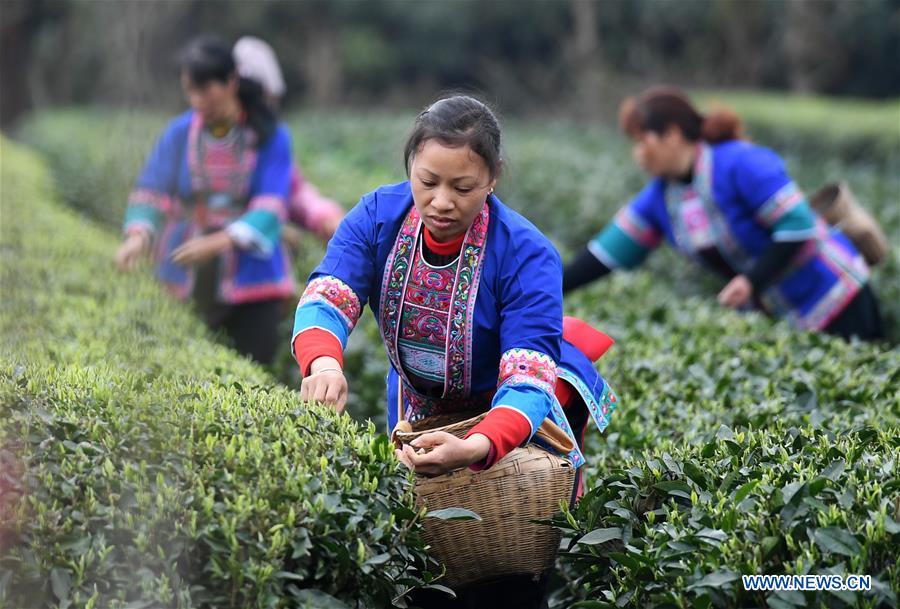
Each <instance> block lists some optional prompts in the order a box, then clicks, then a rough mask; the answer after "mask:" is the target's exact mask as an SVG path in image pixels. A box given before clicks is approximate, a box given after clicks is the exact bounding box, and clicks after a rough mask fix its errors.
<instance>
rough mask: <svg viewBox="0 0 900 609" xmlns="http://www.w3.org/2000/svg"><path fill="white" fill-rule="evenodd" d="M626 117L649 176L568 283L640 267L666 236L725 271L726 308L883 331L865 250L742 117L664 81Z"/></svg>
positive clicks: (567, 286) (842, 329) (824, 326)
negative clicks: (708, 106) (698, 102)
mask: <svg viewBox="0 0 900 609" xmlns="http://www.w3.org/2000/svg"><path fill="white" fill-rule="evenodd" d="M619 122H620V127H621V128H622V130H623V131H624V132H625V133H626V134H627V135H629V136H630V137H631V138H632V139H633V140H634V149H633V151H634V158H635V161H636V162H637V163H638V164H639V165H640V166H641V167H642V168H643V169H645V170H646V171H647V172H648V173H649V174H650V175H651V176H652V177H653V179H652V180H651V181H650V183H649V184H648V185H647V186H646V188H644V190H642V191H641V192H640V193H639V194H638V195H637V196H636V197H635V198H634V199H633V200H632V201H631V202H630V203H628V204H627V205H625V206H624V207H623V208H622V209H621V211H620V212H619V213H618V214H617V215H616V217H615V219H614V220H613V221H612V223H611V224H609V225H608V226H607V227H606V228H605V229H604V230H603V231H602V232H601V233H600V234H599V235H598V236H597V237H595V238H594V239H593V240H592V241H590V242H589V243H588V245H587V248H586V249H585V250H584V251H583V252H582V254H581V255H580V256H579V257H578V258H577V259H576V260H575V261H573V262H572V263H571V264H569V265H568V266H567V267H566V271H565V278H564V281H563V290H564V291H566V292H567V291H569V290H572V289H574V288H577V287H579V286H581V285H584V284H585V283H588V282H589V281H592V280H594V279H596V278H598V277H602V276H604V275H606V274H608V273H609V272H611V271H612V270H615V269H619V268H623V269H631V268H635V267H637V266H638V265H640V264H641V263H642V262H643V261H644V260H645V259H646V257H647V255H648V254H649V253H650V252H651V251H652V250H653V249H654V248H655V247H656V246H657V245H659V244H660V243H661V242H662V240H663V239H666V240H667V241H669V242H670V243H671V244H673V245H674V246H675V247H676V248H677V249H678V251H679V252H681V253H682V254H684V255H685V256H687V257H688V258H690V259H691V260H693V261H695V262H697V263H699V264H701V265H703V266H704V267H706V268H709V269H711V270H712V271H713V272H716V273H719V274H720V275H722V276H723V277H725V278H726V279H727V280H728V283H727V285H726V286H725V287H724V288H723V289H722V291H721V292H720V293H719V296H718V299H719V302H721V303H722V304H723V305H725V306H728V307H731V308H745V307H749V306H756V307H757V308H760V309H762V310H764V311H766V312H768V313H770V314H772V315H776V316H779V317H785V318H787V320H788V321H789V322H790V323H791V324H792V325H794V326H795V327H798V328H802V329H807V330H815V331H824V332H829V333H832V334H837V335H840V336H843V337H845V338H849V337H850V336H854V335H855V336H858V337H859V338H861V339H864V340H872V339H878V338H881V337H883V329H882V325H881V318H880V315H879V311H878V303H877V301H876V299H875V296H874V294H873V292H872V290H871V288H870V287H869V285H868V278H869V269H868V267H867V266H866V263H865V261H864V260H863V257H862V256H861V255H860V253H859V252H858V251H857V250H856V248H855V247H854V246H853V244H852V243H851V242H850V241H849V240H848V239H847V237H846V236H845V235H843V234H842V233H841V232H840V231H839V230H838V229H837V228H834V227H831V226H828V225H827V224H826V223H825V222H824V221H823V220H822V219H821V218H819V217H818V216H817V215H816V214H815V213H814V212H813V211H812V209H811V208H810V206H809V204H808V203H807V201H806V197H805V196H804V195H803V193H802V192H801V191H800V190H799V189H798V188H797V185H796V184H795V183H794V181H793V180H792V179H791V178H790V176H789V175H788V174H787V172H786V171H785V169H784V164H783V162H782V160H781V159H780V158H779V157H778V156H777V155H775V154H774V153H773V152H772V151H770V150H768V149H766V148H763V147H761V146H756V145H753V144H751V143H749V142H747V141H743V140H741V139H739V138H740V121H739V120H738V118H737V117H736V116H735V115H733V114H732V113H730V112H727V111H719V112H716V113H713V114H711V115H709V116H707V117H703V116H702V115H701V114H700V113H699V112H698V111H697V110H696V109H695V108H694V106H693V105H691V103H690V101H689V100H688V99H687V97H686V96H685V95H684V94H683V93H682V92H680V91H678V90H676V89H671V88H667V87H657V88H652V89H650V90H648V91H646V92H645V93H644V94H642V95H641V96H639V97H638V98H637V99H627V100H625V102H623V104H622V107H621V109H620V114H619Z"/></svg>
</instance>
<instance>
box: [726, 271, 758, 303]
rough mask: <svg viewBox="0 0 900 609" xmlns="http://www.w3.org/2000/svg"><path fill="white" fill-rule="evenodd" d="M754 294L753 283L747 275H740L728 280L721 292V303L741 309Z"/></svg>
mask: <svg viewBox="0 0 900 609" xmlns="http://www.w3.org/2000/svg"><path fill="white" fill-rule="evenodd" d="M752 296H753V284H752V283H750V280H749V279H747V276H746V275H738V276H737V277H735V278H734V279H732V280H731V281H729V282H728V285H726V286H725V287H724V288H722V291H721V292H719V296H718V300H719V304H721V305H724V306H726V307H729V308H732V309H740V308H741V307H743V306H744V305H745V304H747V303H748V302H749V301H750V298H751V297H752Z"/></svg>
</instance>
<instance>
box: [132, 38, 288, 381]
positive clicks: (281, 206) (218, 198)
mask: <svg viewBox="0 0 900 609" xmlns="http://www.w3.org/2000/svg"><path fill="white" fill-rule="evenodd" d="M181 66H182V68H181V83H182V86H183V88H184V91H185V95H186V96H187V98H188V101H189V102H190V105H191V109H190V110H188V111H187V112H185V113H184V114H182V115H180V116H178V117H177V118H175V119H174V120H173V121H172V122H171V123H169V126H168V127H167V128H166V130H165V131H164V132H163V134H162V136H161V137H160V139H159V140H158V141H157V143H156V146H155V148H154V149H153V151H152V153H151V154H150V156H149V158H148V159H147V161H146V164H145V166H144V169H143V171H142V172H141V174H140V176H139V177H138V179H137V182H136V184H135V187H134V189H133V190H132V192H131V195H130V196H129V201H128V210H127V212H126V215H125V234H126V238H125V242H124V243H123V244H122V246H121V247H120V248H119V251H118V252H117V253H116V263H117V265H118V266H119V268H121V269H122V270H130V269H132V268H133V267H134V266H135V264H136V263H137V262H138V261H139V260H140V259H141V258H142V257H143V256H144V255H145V254H147V253H151V252H152V253H153V255H154V258H155V261H156V272H157V276H158V277H159V278H160V279H161V280H162V281H163V282H164V283H165V285H166V286H167V287H168V288H169V289H170V291H171V292H172V293H173V294H175V295H176V296H177V297H179V298H182V299H188V298H193V300H194V301H195V303H196V305H197V306H198V309H199V311H200V313H201V315H202V316H203V317H204V319H205V321H206V322H207V324H208V325H209V326H210V327H212V328H222V329H224V330H225V331H226V332H227V333H228V334H229V336H230V337H231V338H232V340H233V341H234V344H235V347H236V348H237V349H238V350H239V351H240V352H242V353H245V354H248V355H250V356H252V357H253V358H255V359H256V360H258V361H260V362H264V363H268V362H270V361H271V359H272V357H273V356H274V354H275V350H276V347H277V344H278V334H277V326H278V321H279V319H280V310H281V309H280V308H279V307H280V304H279V303H280V302H282V301H283V300H284V298H286V297H289V296H291V295H293V294H294V283H293V278H292V276H291V269H290V265H289V263H288V258H287V256H286V253H285V250H284V248H283V247H282V245H281V242H280V231H281V226H282V223H283V222H284V221H285V218H286V217H287V214H288V208H287V195H288V192H289V189H290V181H291V145H290V137H289V135H288V132H287V129H286V128H285V127H284V126H283V125H281V124H279V123H278V122H277V120H276V117H275V115H274V113H273V112H272V110H271V109H270V108H269V107H268V105H267V104H266V101H265V97H264V94H263V91H262V88H261V86H260V85H259V84H258V83H257V82H255V81H252V80H249V79H246V78H241V77H239V76H238V74H237V71H236V67H235V62H234V59H233V57H232V52H231V49H230V48H229V47H228V46H226V45H225V44H223V43H222V42H221V41H219V40H218V39H215V38H201V39H198V40H195V41H193V42H192V43H191V44H189V45H188V46H187V48H186V49H185V51H184V52H183V54H182V61H181Z"/></svg>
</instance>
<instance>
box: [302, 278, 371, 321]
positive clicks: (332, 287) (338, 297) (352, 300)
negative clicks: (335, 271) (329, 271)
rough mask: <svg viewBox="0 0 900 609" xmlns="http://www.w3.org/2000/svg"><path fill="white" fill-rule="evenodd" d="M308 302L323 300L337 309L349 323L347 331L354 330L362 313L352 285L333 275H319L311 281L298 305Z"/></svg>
mask: <svg viewBox="0 0 900 609" xmlns="http://www.w3.org/2000/svg"><path fill="white" fill-rule="evenodd" d="M308 302H322V303H325V304H326V305H329V306H331V307H332V308H333V309H335V310H336V311H337V312H338V313H339V314H340V316H341V319H343V320H344V323H345V324H347V332H350V331H351V330H353V327H354V326H355V325H356V322H357V321H359V316H360V314H361V313H362V307H361V306H360V304H359V297H357V295H356V293H355V292H354V291H353V290H352V289H351V288H350V286H348V285H347V284H346V283H344V282H343V281H341V280H340V279H338V278H337V277H334V276H332V275H328V276H325V277H317V278H316V279H313V280H312V281H310V282H309V284H308V285H307V286H306V290H304V292H303V296H302V297H301V298H300V302H299V303H298V304H297V307H302V306H303V305H304V304H306V303H308Z"/></svg>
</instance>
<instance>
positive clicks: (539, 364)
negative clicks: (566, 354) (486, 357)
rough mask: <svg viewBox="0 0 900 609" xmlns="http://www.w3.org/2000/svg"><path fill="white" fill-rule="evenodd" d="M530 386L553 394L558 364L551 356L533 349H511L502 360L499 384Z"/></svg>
mask: <svg viewBox="0 0 900 609" xmlns="http://www.w3.org/2000/svg"><path fill="white" fill-rule="evenodd" d="M507 383H509V384H530V385H535V386H537V387H540V388H541V389H543V390H544V391H546V392H548V393H553V390H554V388H555V387H556V362H554V361H553V358H551V357H550V356H549V355H546V354H544V353H541V352H540V351H533V350H531V349H518V348H517V349H510V350H509V351H507V352H506V353H504V354H503V356H502V357H501V358H500V376H499V378H498V380H497V384H498V386H499V385H503V384H507Z"/></svg>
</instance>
